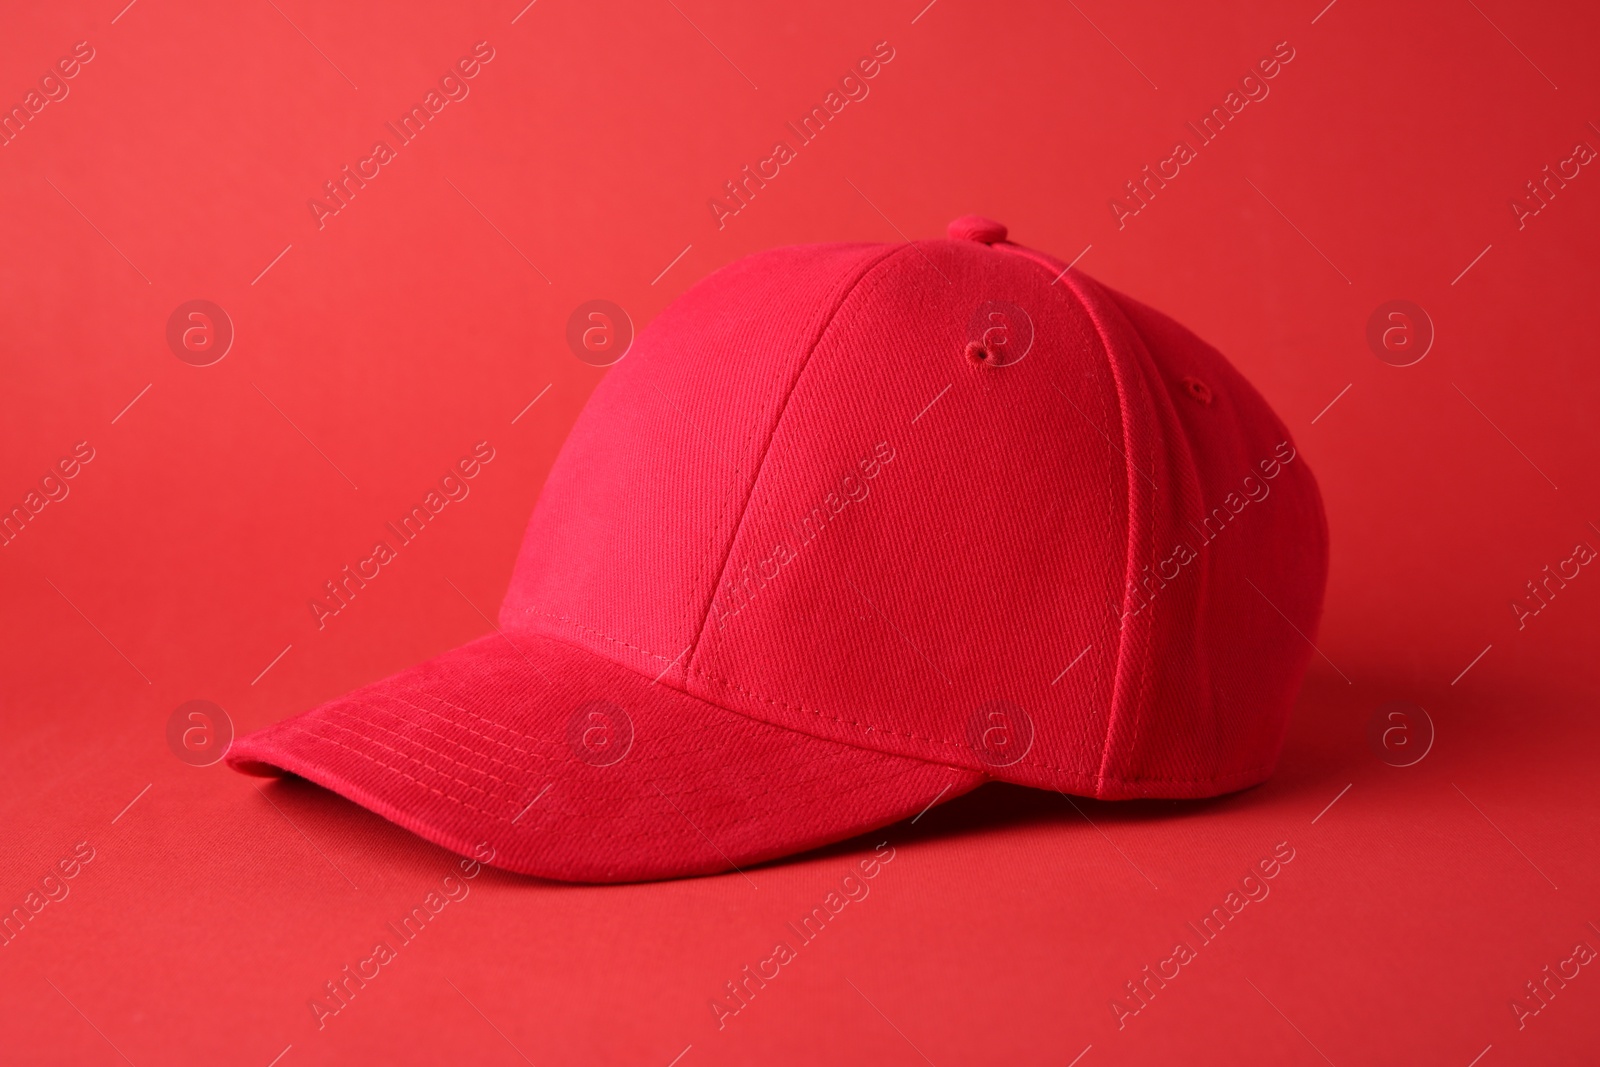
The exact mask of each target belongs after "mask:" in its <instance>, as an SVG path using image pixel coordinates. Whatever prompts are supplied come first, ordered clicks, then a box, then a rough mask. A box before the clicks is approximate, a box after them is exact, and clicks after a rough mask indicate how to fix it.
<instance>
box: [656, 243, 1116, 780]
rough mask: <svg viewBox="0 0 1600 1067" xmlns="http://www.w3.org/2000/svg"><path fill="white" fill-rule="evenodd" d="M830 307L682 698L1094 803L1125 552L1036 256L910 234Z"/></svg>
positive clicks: (1089, 359) (1090, 406)
mask: <svg viewBox="0 0 1600 1067" xmlns="http://www.w3.org/2000/svg"><path fill="white" fill-rule="evenodd" d="M912 251H913V253H914V254H902V255H899V256H896V257H895V258H894V259H892V260H890V261H886V262H885V263H883V264H882V265H880V266H879V267H878V268H877V269H875V270H874V271H872V272H871V273H870V274H869V275H868V276H867V277H866V278H865V279H864V280H863V281H862V283H861V284H860V285H859V286H858V287H857V288H856V290H855V291H854V292H853V293H852V294H851V296H850V297H849V299H847V300H846V301H845V302H844V303H843V305H841V307H840V309H839V312H838V313H837V315H836V316H835V318H834V320H833V322H832V324H831V325H830V327H829V328H828V330H827V331H826V333H825V334H824V336H823V338H822V340H821V342H820V343H819V344H818V346H817V348H816V351H815V352H814V354H813V355H812V357H811V359H810V361H809V363H808V364H807V366H806V368H805V370H804V371H803V372H802V373H801V375H800V377H799V380H798V382H797V383H796V386H795V389H794V393H793V395H792V396H791V397H790V398H789V400H788V403H787V406H786V408H785V410H784V412H783V415H782V417H781V419H780V420H779V422H778V426H777V431H776V433H775V435H774V437H773V440H772V445H771V447H770V448H769V449H768V451H767V455H766V458H765V460H764V462H763V465H762V469H761V472H760V475H759V476H758V478H757V481H756V484H755V489H754V492H753V494H752V496H751V499H750V502H749V506H748V507H747V509H746V510H745V514H744V516H743V518H742V520H741V523H740V526H739V530H738V534H737V536H736V537H735V539H734V542H733V550H732V552H731V553H730V555H729V557H728V561H727V564H726V566H725V567H724V569H723V572H722V576H721V580H720V582H719V583H718V586H717V592H716V596H715V597H714V599H713V603H712V608H711V611H710V612H709V613H708V615H707V618H706V620H705V626H704V632H703V634H702V636H701V637H700V639H699V641H698V643H697V645H696V647H695V650H694V652H693V654H692V659H691V660H690V662H689V664H688V667H687V670H688V678H687V682H686V684H687V686H688V687H689V689H690V691H691V692H694V693H697V694H700V695H703V696H705V697H706V698H707V699H711V700H715V701H716V702H718V703H720V704H722V705H724V706H726V707H730V708H733V709H735V710H738V711H741V712H743V713H745V714H748V715H752V716H755V717H758V718H762V719H765V720H767V721H770V722H774V723H777V724H781V725H787V726H790V727H792V728H794V729H799V730H805V731H808V732H811V733H814V734H818V735H821V736H827V737H831V738H835V739H838V740H843V741H847V742H849V743H851V744H857V745H862V746H865V747H870V748H875V749H879V750H883V751H891V752H895V753H899V754H902V755H915V756H920V757H922V758H927V759H937V760H941V761H948V762H951V763H954V764H957V765H960V766H966V767H971V768H974V769H982V770H985V771H986V772H988V773H991V774H993V775H994V776H996V777H1003V778H1007V779H1011V780H1015V781H1027V782H1031V783H1034V784H1055V785H1061V786H1062V787H1072V788H1076V789H1078V790H1079V791H1085V792H1093V791H1094V790H1093V779H1094V776H1095V775H1096V773H1097V772H1098V770H1099V764H1100V759H1101V753H1102V749H1103V747H1104V740H1105V736H1106V730H1107V725H1108V709H1109V707H1110V703H1111V696H1112V691H1111V680H1112V678H1113V677H1114V676H1115V673H1116V663H1117V657H1118V643H1119V638H1120V628H1119V617H1120V614H1121V610H1122V604H1123V599H1124V591H1123V583H1124V579H1125V573H1126V567H1127V558H1128V548H1127V528H1128V502H1127V492H1128V489H1127V485H1128V473H1127V466H1126V463H1125V461H1124V459H1123V456H1122V441H1123V428H1122V425H1121V414H1120V410H1119V406H1118V401H1117V394H1116V386H1115V383H1114V382H1113V380H1112V378H1111V374H1110V371H1109V368H1108V364H1107V360H1106V356H1105V353H1104V350H1103V348H1102V347H1101V344H1100V341H1099V338H1098V335H1097V333H1096V331H1095V329H1094V327H1093V324H1092V323H1091V322H1090V321H1089V318H1088V316H1087V314H1086V313H1085V312H1084V310H1083V307H1082V306H1081V304H1079V303H1078V301H1077V300H1076V298H1075V297H1073V296H1072V295H1071V293H1070V292H1068V291H1067V290H1066V289H1065V287H1063V286H1060V285H1053V284H1052V283H1051V278H1050V275H1049V274H1048V273H1046V272H1045V271H1043V270H1041V269H1040V268H1039V266H1038V265H1037V264H1034V263H1029V262H1027V261H1025V260H1022V259H1021V258H1019V257H1016V256H1013V255H1009V254H1006V253H1004V252H1002V251H999V250H995V249H989V248H985V247H983V246H982V245H979V244H976V243H973V242H969V241H944V242H925V243H919V244H917V245H916V246H914V248H913V250H912Z"/></svg>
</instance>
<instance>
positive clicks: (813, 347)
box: [641, 243, 913, 677]
mask: <svg viewBox="0 0 1600 1067" xmlns="http://www.w3.org/2000/svg"><path fill="white" fill-rule="evenodd" d="M912 247H913V245H911V244H909V243H907V244H904V245H895V246H891V247H890V248H888V249H886V250H885V251H884V252H883V253H882V254H881V255H879V256H878V257H877V258H876V259H873V260H872V261H870V262H868V263H866V264H864V265H862V266H861V268H860V273H859V274H857V275H856V277H855V280H854V281H852V282H851V283H850V284H849V285H848V286H847V287H846V288H845V290H844V291H843V292H842V293H840V294H839V298H838V299H837V300H836V301H835V302H834V305H833V307H832V308H831V309H830V310H829V311H828V314H827V316H826V317H825V318H824V319H823V320H822V322H821V323H820V324H819V326H818V327H817V332H816V335H815V336H813V337H812V338H811V342H810V343H809V344H808V345H807V346H806V350H805V355H804V356H802V357H801V360H800V365H799V367H798V368H797V369H796V370H795V373H794V378H793V380H791V381H790V382H789V388H788V391H787V392H785V393H784V395H783V400H782V402H781V403H780V404H779V405H778V411H777V415H776V417H774V418H773V420H772V429H771V430H770V431H769V432H768V434H767V443H766V445H764V446H763V447H762V449H761V455H760V457H759V458H758V459H757V460H756V463H755V466H754V469H753V470H752V471H751V475H750V485H749V488H748V489H747V490H746V491H745V497H744V504H743V506H742V507H741V508H740V509H739V517H738V519H737V520H735V522H734V524H733V533H732V535H731V536H730V537H729V538H728V545H727V548H726V549H725V550H724V551H723V554H722V563H721V564H720V565H719V566H718V567H717V573H716V577H715V579H714V580H713V581H712V583H711V588H710V589H709V590H708V591H707V593H706V606H705V610H704V611H703V612H702V613H701V616H700V626H699V627H698V628H697V629H696V630H695V634H694V640H693V641H691V642H690V643H689V647H688V648H687V649H685V650H684V651H683V652H682V653H680V657H681V658H682V659H683V670H684V676H685V677H687V676H688V674H689V672H690V669H691V667H692V666H693V664H694V660H695V657H696V656H697V655H699V652H700V642H701V639H702V638H704V637H705V633H706V629H707V627H709V625H710V623H711V613H712V612H713V611H714V610H716V603H717V590H718V589H720V588H721V587H722V581H723V579H724V578H725V577H727V574H728V566H729V565H730V563H731V562H732V560H733V550H734V547H735V546H736V545H738V543H739V537H740V535H741V534H742V533H743V532H744V524H745V519H746V518H747V517H748V516H749V514H750V503H751V501H753V500H754V499H755V495H756V486H757V485H758V484H760V481H761V472H762V470H763V469H764V468H765V467H766V464H767V456H768V454H769V453H770V452H771V451H772V442H774V441H775V440H777V438H778V430H779V428H780V427H781V426H782V425H783V419H784V416H785V415H787V414H788V411H789V402H790V401H791V400H793V399H794V394H795V391H796V390H797V389H798V388H799V387H800V380H801V379H802V378H804V377H805V373H806V371H807V370H808V369H809V368H810V366H811V357H812V356H814V355H815V354H816V351H817V348H818V346H819V345H821V344H822V339H823V338H824V337H826V336H827V335H828V331H829V330H830V329H832V328H833V324H834V322H835V320H836V319H837V318H838V316H839V311H840V310H841V309H842V308H843V307H844V305H845V303H846V302H847V301H849V299H850V297H851V296H852V295H854V294H855V291H856V290H857V289H858V288H860V286H861V283H862V282H864V281H866V279H867V277H868V276H869V275H871V274H872V273H873V272H875V271H876V270H877V269H878V268H879V267H881V266H883V265H884V264H885V263H887V262H888V261H889V260H890V259H892V258H894V257H895V256H896V255H899V254H901V253H903V252H905V251H906V250H907V249H909V248H912ZM641 651H643V650H642V649H641Z"/></svg>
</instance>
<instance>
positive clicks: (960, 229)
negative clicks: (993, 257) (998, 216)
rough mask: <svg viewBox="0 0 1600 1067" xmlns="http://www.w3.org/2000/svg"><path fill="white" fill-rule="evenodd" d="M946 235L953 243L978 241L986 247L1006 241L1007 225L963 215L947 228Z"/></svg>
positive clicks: (976, 216) (980, 216) (975, 216)
mask: <svg viewBox="0 0 1600 1067" xmlns="http://www.w3.org/2000/svg"><path fill="white" fill-rule="evenodd" d="M945 233H947V234H949V235H950V239H951V240H952V241H978V242H980V243H981V244H986V245H992V244H994V243H995V242H996V241H1004V240H1005V239H1006V227H1005V224H1004V223H1001V222H996V221H994V219H986V218H984V217H983V216H982V215H962V216H961V217H960V218H959V219H956V220H955V221H954V222H952V223H950V225H949V226H947V227H945Z"/></svg>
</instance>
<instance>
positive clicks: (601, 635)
mask: <svg viewBox="0 0 1600 1067" xmlns="http://www.w3.org/2000/svg"><path fill="white" fill-rule="evenodd" d="M950 234H951V236H950V238H949V239H946V240H929V241H917V242H911V243H905V244H898V245H873V244H833V245H813V246H801V247H791V248H780V249H775V250H772V251H768V252H764V253H760V254H757V255H753V256H750V257H748V258H745V259H743V260H740V261H738V262H736V263H733V264H731V265H729V266H727V267H725V268H723V269H721V270H719V271H717V272H716V273H714V274H712V275H711V276H710V277H708V278H706V279H704V280H703V281H701V282H700V283H698V284H697V285H695V286H694V287H693V288H691V289H690V290H689V291H688V292H687V293H685V294H684V295H683V296H681V297H680V298H679V299H678V300H677V301H675V302H674V303H673V304H672V305H671V306H670V307H668V308H667V309H666V310H665V311H663V312H662V313H661V315H660V316H659V317H658V318H657V319H656V320H655V321H654V322H652V323H651V324H650V325H649V326H648V327H647V328H646V329H645V330H643V331H642V332H641V333H640V335H639V337H638V338H637V340H636V341H635V343H634V345H633V347H632V349H631V350H630V351H629V352H628V353H627V354H626V356H625V358H623V359H622V361H621V362H619V363H618V364H617V365H616V366H615V367H613V368H612V369H611V370H610V371H609V372H608V373H607V375H606V377H605V379H604V380H603V381H602V382H601V384H600V385H599V387H598V388H597V389H596V391H595V393H594V395H593V396H592V397H591V399H590V401H589V403H588V405H587V407H586V408H585V410H584V412H583V414H582V415H581V417H580V418H579V420H578V422H577V424H576V425H575V426H574V428H573V430H572V433H571V435H570V436H569V438H568V440H567V442H566V444H565V446H564V447H563V449H562V452H561V454H560V456H559V457H558V458H557V460H556V462H555V465H554V466H553V468H552V469H551V471H550V474H549V477H548V480H547V481H546V484H545V486H544V489H543V491H542V493H541V495H540V497H539V500H538V503H537V505H536V507H535V509H534V512H533V516H532V518H531V520H530V522H529V524H528V527H527V531H526V534H525V538H524V541H523V545H522V549H521V552H520V555H519V558H518V561H517V564H516V567H515V569H514V572H513V574H512V576H511V580H510V585H509V588H508V591H507V594H506V597H505V599H504V602H503V603H502V605H501V608H500V612H499V619H498V628H497V632H495V633H492V634H489V635H488V636H485V637H483V638H481V639H479V640H477V641H474V642H472V643H470V644H468V645H466V646H463V647H462V648H459V649H456V650H454V651H451V652H447V653H445V654H444V655H442V656H439V657H437V658H435V659H433V660H430V661H428V662H426V663H423V664H421V665H419V666H417V667H413V668H411V669H409V670H407V671H404V672H402V673H400V674H398V675H395V676H394V677H392V678H388V679H384V680H382V681H379V682H376V683H374V684H372V685H369V686H367V687H365V688H363V689H360V690H357V691H356V692H354V693H351V694H349V695H348V696H346V697H342V698H340V699H338V700H334V701H332V702H330V703H328V704H325V705H323V706H321V707H318V708H316V709H313V710H311V711H309V712H306V713H304V714H302V715H300V716H297V717H294V718H290V719H287V720H284V721H282V722H280V723H277V724H275V725H273V726H269V727H267V728H265V729H263V730H260V731H257V732H256V733H253V734H250V735H247V736H245V737H242V738H240V739H239V740H237V741H236V742H235V743H234V745H233V747H232V749H231V750H230V751H229V753H228V756H227V759H228V762H229V763H230V764H231V765H232V766H234V767H235V768H237V769H239V770H242V771H246V772H249V773H257V774H275V773H283V772H289V773H293V774H297V775H300V776H302V777H305V778H307V779H310V780H311V781H314V782H318V783H320V784H322V785H324V786H326V787H328V788H330V789H333V790H335V791H337V792H339V793H341V794H342V795H344V796H346V797H348V798H350V799H351V800H353V801H355V802H356V803H359V804H362V805H365V806H367V807H369V808H371V809H372V810H373V811H376V812H378V813H379V814H381V815H383V816H385V817H386V818H388V819H391V820H393V821H394V822H396V823H398V824H400V825H402V826H405V827H407V828H409V829H410V830H412V831H414V832H416V833H418V834H420V835H422V836H423V837H426V838H427V839H429V840H431V841H434V842H436V843H438V844H440V845H442V846H444V847H446V848H449V849H453V850H455V851H457V852H460V853H462V854H464V855H477V856H479V857H480V858H481V857H482V856H485V855H489V856H492V859H491V860H490V862H492V863H494V864H496V865H498V866H502V867H505V868H507V869H509V870H513V871H518V872H521V873H525V874H531V875H538V876H542V877H547V878H556V879H564V880H575V881H593V882H615V881H631V880H641V879H651V878H663V877H676V876H683V875H692V874H706V873H712V872H716V871H722V870H728V869H730V868H734V867H744V866H746V865H748V864H751V863H756V862H761V861H763V860H768V859H772V858H776V857H779V856H783V855H787V854H791V853H794V852H798V851H802V850H805V849H808V848H812V847H815V846H818V845H822V844H825V843H828V842H830V841H835V840H840V839H842V838H846V837H849V836H853V835H855V834H859V833H863V832H866V831H868V830H870V829H873V828H875V827H879V826H883V825H886V824H888V823H891V822H894V821H897V820H899V819H902V818H905V817H908V816H914V815H916V814H917V813H918V812H920V811H922V810H925V809H926V808H927V807H928V806H930V805H932V804H934V803H941V802H945V801H948V800H950V799H953V798H954V797H956V796H959V795H960V794H962V793H964V792H967V791H969V790H971V789H973V788H975V787H977V786H978V785H980V784H982V783H983V782H985V781H988V780H991V779H998V780H1003V781H1008V782H1013V783H1017V784H1020V785H1025V786H1032V787H1037V788H1042V789H1055V790H1061V791H1063V792H1067V793H1071V794H1077V795H1082V796H1091V797H1098V798H1104V799H1127V798H1136V797H1170V798H1194V797H1205V796H1213V795H1217V794H1220V793H1225V792H1229V791H1232V790H1237V789H1241V788H1244V787H1246V786H1250V785H1253V784H1255V783H1258V782H1260V781H1262V780H1264V779H1265V778H1266V777H1267V776H1268V775H1269V774H1270V773H1271V771H1272V768H1273V766H1274V764H1275V762H1276V760H1277V758H1278V753H1279V750H1280V748H1281V746H1282V743H1283V739H1284V736H1285V732H1286V729H1287V724H1288V719H1289V714H1290V711H1291V709H1292V706H1293V703H1294V700H1295V696H1296V693H1297V692H1298V689H1299V685H1300V682H1301V679H1302V677H1303V675H1304V672H1305V669H1306V666H1307V663H1308V661H1309V657H1310V656H1311V655H1312V653H1313V649H1312V645H1311V641H1312V640H1314V637H1315V630H1316V624H1317V620H1318V616H1319V614H1320V611H1321V604H1322V596H1323V590H1324V585H1325V582H1326V574H1327V555H1328V544H1327V530H1326V523H1325V519H1324V517H1323V511H1322V504H1321V499H1320V496H1319V494H1318V491H1317V487H1316V483H1315V480H1314V479H1313V477H1312V475H1311V472H1310V471H1309V470H1308V468H1307V466H1306V463H1305V460H1304V459H1303V458H1302V457H1300V456H1299V455H1298V453H1297V452H1296V451H1295V449H1294V445H1293V441H1292V439H1291V438H1290V436H1289V434H1288V432H1287V430H1286V429H1285V428H1284V426H1283V424H1282V422H1281V421H1280V420H1279V419H1278V418H1277V417H1276V416H1275V415H1274V414H1273V412H1272V411H1271V409H1270V407H1269V406H1268V405H1267V403H1266V402H1265V400H1263V398H1262V397H1261V396H1260V394H1259V393H1257V392H1256V391H1255V389H1254V388H1252V387H1251V385H1250V384H1249V383H1248V382H1247V381H1246V380H1245V379H1244V378H1243V377H1242V376H1241V375H1240V374H1239V373H1238V372H1237V371H1236V370H1234V368H1233V367H1232V366H1231V365H1230V364H1229V363H1228V362H1227V360H1226V359H1225V358H1224V357H1223V356H1222V355H1221V354H1220V353H1218V352H1217V351H1216V350H1215V349H1213V348H1211V347H1210V346H1209V345H1207V344H1205V343H1204V342H1203V341H1201V340H1199V339H1198V338H1196V337H1195V336H1194V335H1193V334H1191V333H1190V332H1189V331H1187V330H1186V329H1184V328H1183V327H1182V326H1180V325H1178V324H1177V323H1175V322H1173V321H1172V320H1171V319H1169V318H1167V317H1166V316H1164V315H1162V314H1161V313H1159V312H1157V311H1155V310H1153V309H1151V308H1148V307H1146V306H1144V305H1142V304H1140V303H1138V302H1137V301H1134V300H1132V299H1130V298H1128V297H1125V296H1123V295H1121V294H1119V293H1116V292H1113V291H1112V290H1110V289H1108V288H1106V287H1105V286H1102V285H1100V284H1099V283H1097V282H1095V281H1094V280H1093V279H1091V278H1089V277H1088V276H1086V275H1084V274H1083V273H1081V272H1080V271H1078V270H1076V269H1073V268H1069V266H1068V265H1067V264H1066V263H1063V262H1061V261H1059V260H1056V259H1055V258H1053V257H1050V256H1048V255H1045V254H1043V253H1040V252H1036V251H1033V250H1031V249H1027V248H1024V247H1022V246H1019V245H1015V244H1012V243H1011V242H1009V241H1008V240H1006V235H1005V228H1004V227H1003V226H1001V225H999V224H998V223H994V222H992V221H990V220H986V219H978V218H976V217H968V218H966V219H960V220H957V221H956V222H955V223H952V225H951V228H950Z"/></svg>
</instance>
